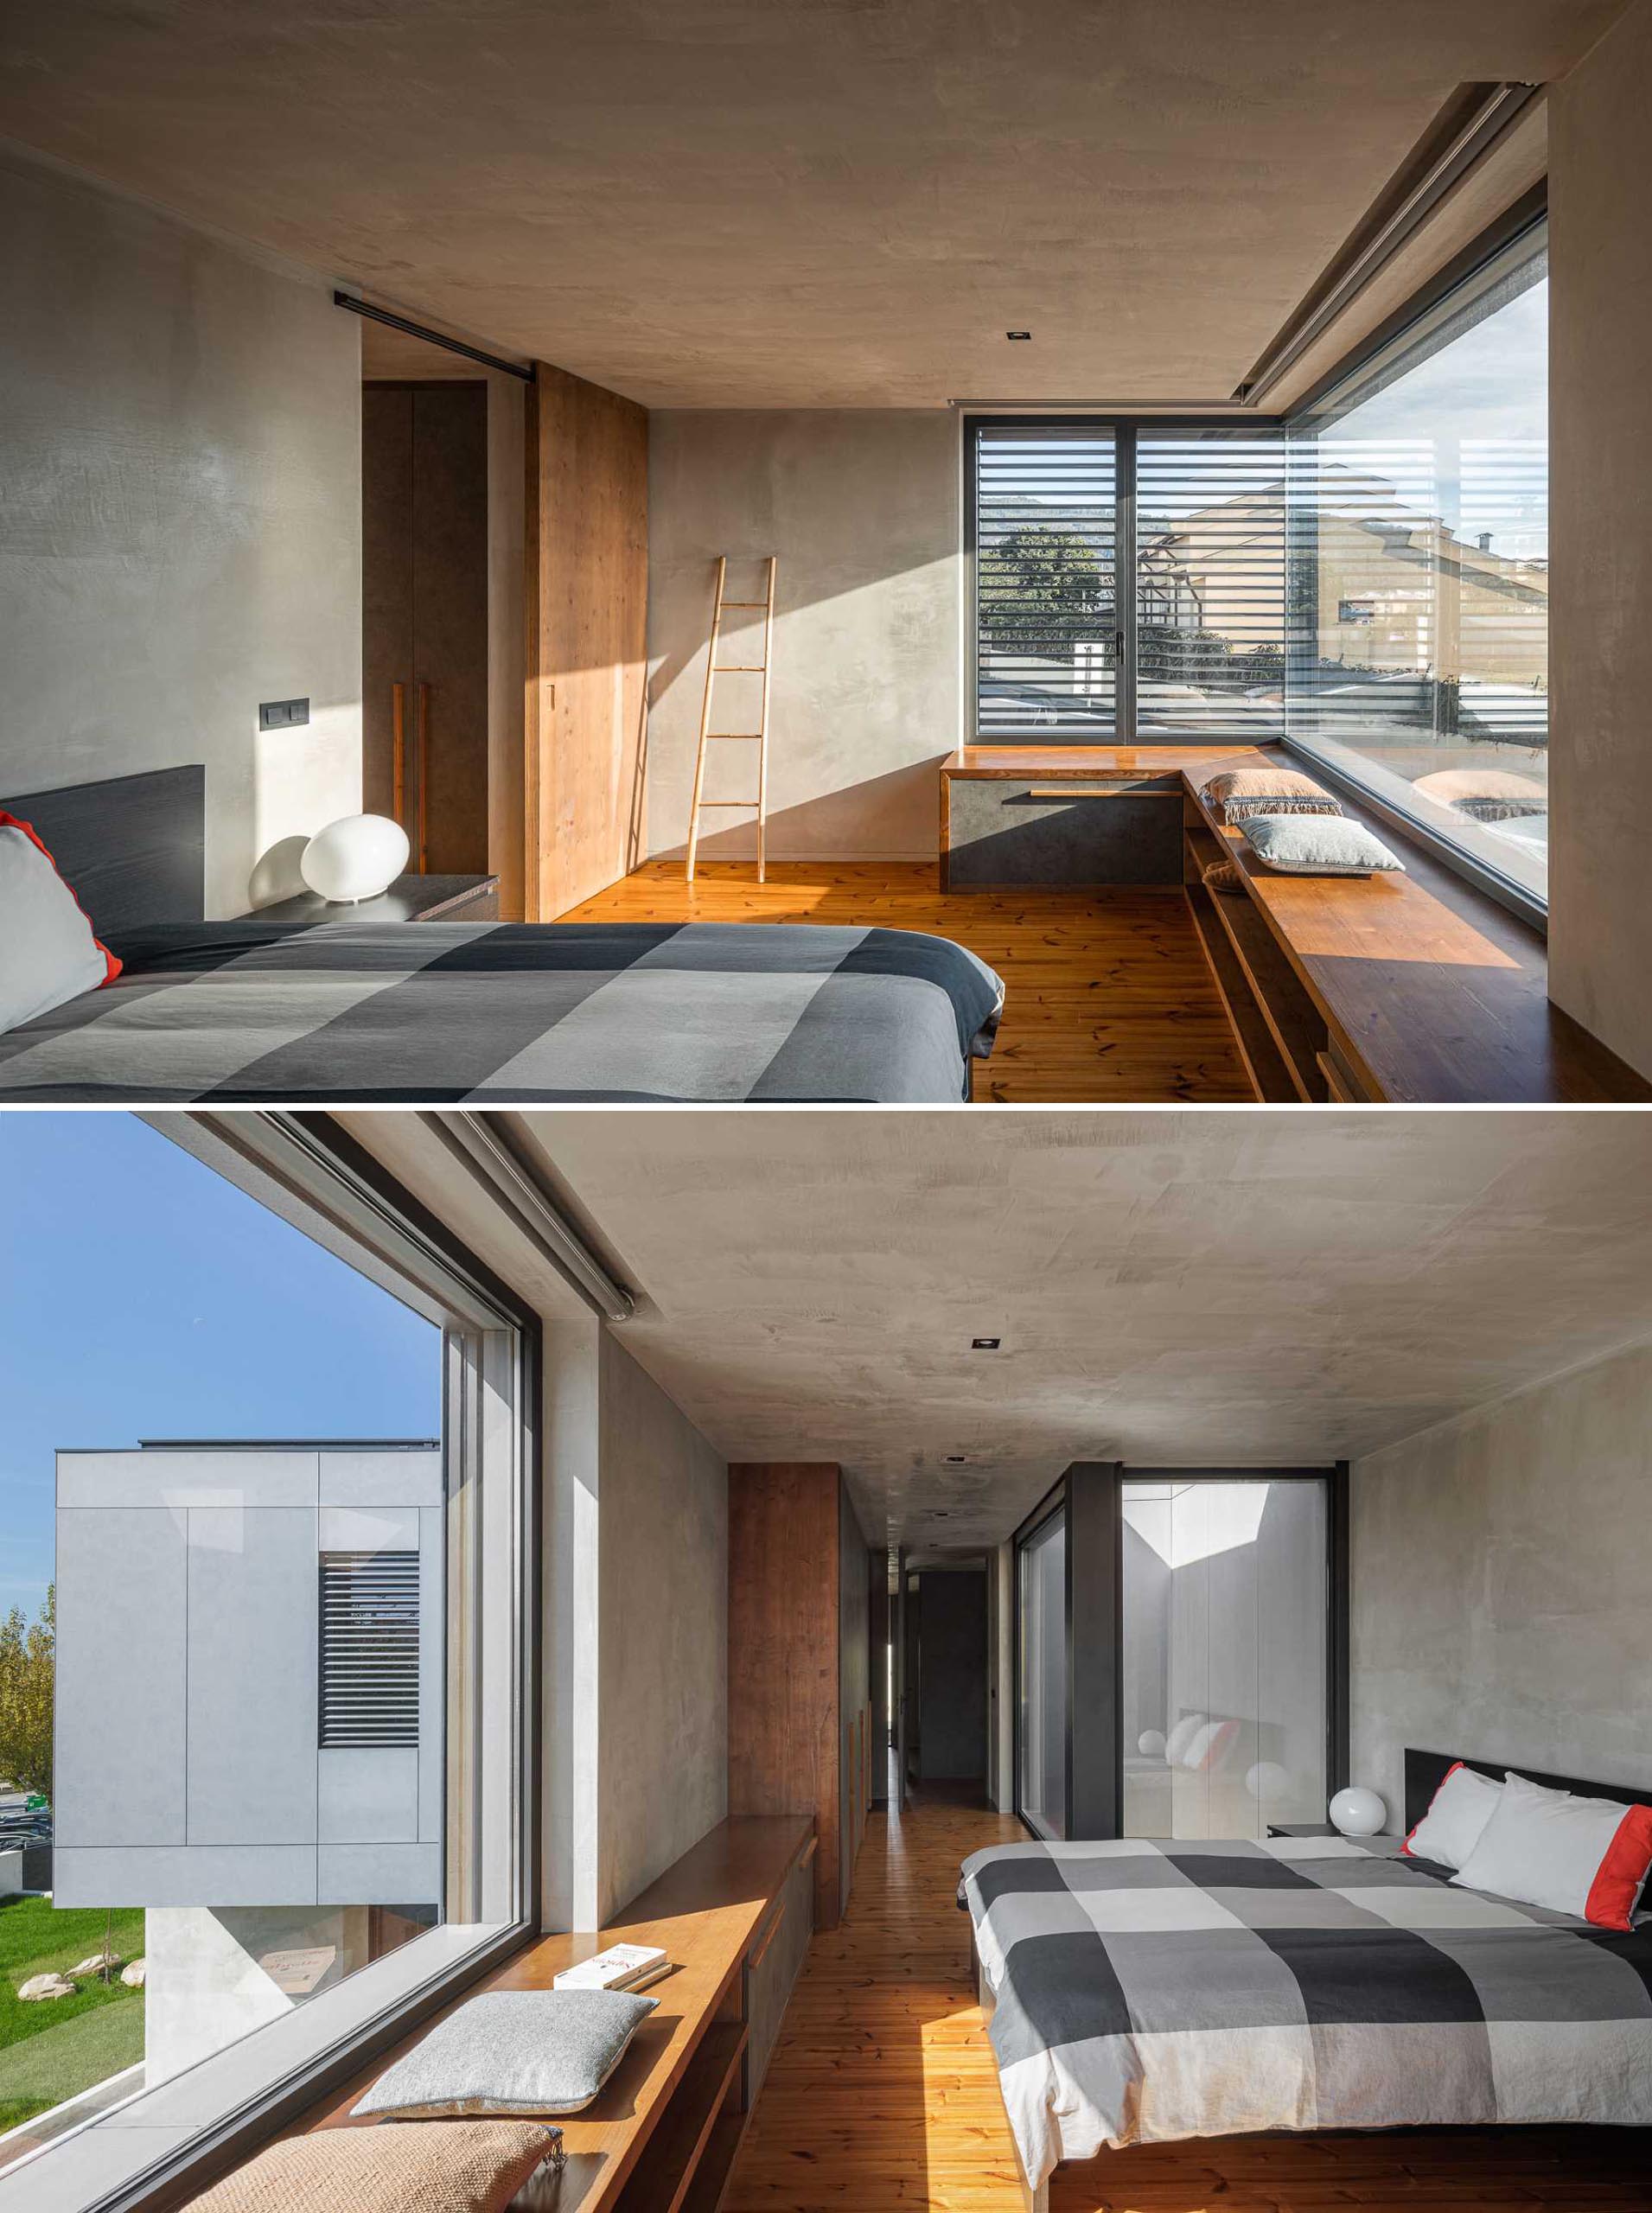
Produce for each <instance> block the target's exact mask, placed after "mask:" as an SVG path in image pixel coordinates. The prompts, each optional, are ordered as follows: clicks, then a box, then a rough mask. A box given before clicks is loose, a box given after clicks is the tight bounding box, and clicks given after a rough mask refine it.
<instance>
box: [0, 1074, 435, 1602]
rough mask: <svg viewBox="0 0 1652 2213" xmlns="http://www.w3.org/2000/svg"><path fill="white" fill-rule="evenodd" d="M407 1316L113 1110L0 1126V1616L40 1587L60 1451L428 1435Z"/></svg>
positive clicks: (25, 1118) (420, 1356) (431, 1397)
mask: <svg viewBox="0 0 1652 2213" xmlns="http://www.w3.org/2000/svg"><path fill="white" fill-rule="evenodd" d="M440 1425H441V1340H440V1336H439V1333H438V1332H437V1330H435V1329H434V1328H433V1327H432V1326H431V1323H428V1322H426V1321H424V1319H423V1317H420V1316H418V1315H417V1314H414V1313H413V1312H411V1311H410V1310H409V1309H408V1308H407V1307H405V1306H404V1305H402V1304H401V1303H400V1302H399V1300H397V1299H395V1298H392V1297H391V1296H390V1294H389V1293H388V1292H387V1291H381V1290H380V1288H379V1287H378V1285H375V1284H373V1283H369V1282H368V1281H367V1279H366V1277H364V1276H360V1275H358V1274H357V1273H356V1272H355V1271H354V1269H353V1268H350V1267H348V1266H346V1265H345V1263H344V1262H343V1261H342V1260H336V1259H335V1258H334V1256H333V1255H332V1254H331V1253H327V1252H324V1251H323V1250H322V1247H320V1246H318V1245H316V1244H313V1243H312V1242H311V1241H310V1240H309V1238H307V1237H305V1236H303V1234H301V1233H300V1232H299V1231H297V1230H296V1229H294V1228H290V1226H289V1225H288V1224H287V1223H286V1222H284V1221H281V1220H280V1218H279V1217H278V1216H277V1215H272V1214H271V1213H269V1212H268V1211H267V1210H266V1209H265V1208H264V1207H262V1206H260V1205H258V1202H256V1201H255V1200H253V1199H250V1198H248V1197H247V1196H246V1194H245V1193H244V1192H242V1191H240V1190H238V1189H236V1187H235V1186H234V1185H233V1184H232V1183H226V1181H225V1180H224V1178H223V1177H220V1176H219V1175H217V1174H216V1173H215V1172H214V1170H212V1169H210V1168H207V1167H206V1166H204V1165H203V1164H201V1162H200V1161H198V1160H195V1159H194V1158H191V1156H190V1155H189V1154H188V1153H186V1152H185V1151H183V1150H182V1148H181V1147H180V1146H178V1145H175V1144H174V1143H173V1142H172V1140H171V1139H170V1138H166V1137H163V1136H162V1135H161V1134H160V1133H159V1132H157V1131H156V1130H153V1129H151V1128H150V1127H149V1126H147V1125H145V1124H144V1123H143V1122H140V1121H138V1120H137V1119H136V1118H135V1117H134V1116H131V1115H129V1114H114V1113H73V1114H71V1113H10V1114H0V1615H4V1614H6V1613H9V1612H10V1610H11V1609H12V1607H14V1606H20V1607H21V1608H22V1610H23V1611H24V1612H25V1613H26V1614H27V1615H28V1616H29V1617H30V1618H31V1619H32V1618H33V1617H34V1616H35V1612H36V1611H37V1610H38V1609H39V1606H40V1604H41V1600H42V1599H43V1598H44V1597H45V1594H46V1586H47V1585H48V1582H49V1581H50V1580H51V1577H52V1559H53V1515H54V1460H53V1455H54V1452H55V1451H56V1450H57V1448H58V1447H59V1446H61V1445H63V1446H67V1445H100V1446H112V1445H136V1444H137V1442H138V1441H139V1439H140V1438H164V1437H233V1438H258V1437H339V1438H351V1437H394V1438H433V1437H435V1436H437V1434H438V1433H439V1431H440Z"/></svg>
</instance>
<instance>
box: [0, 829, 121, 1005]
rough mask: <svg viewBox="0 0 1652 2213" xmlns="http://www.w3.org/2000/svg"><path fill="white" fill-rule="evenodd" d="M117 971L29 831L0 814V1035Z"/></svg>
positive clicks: (49, 856)
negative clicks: (0, 1032) (1, 1032)
mask: <svg viewBox="0 0 1652 2213" xmlns="http://www.w3.org/2000/svg"><path fill="white" fill-rule="evenodd" d="M119 973H120V963H119V961H118V960H116V959H115V957H114V955H113V954H112V953H109V952H107V951H106V950H105V947H102V946H101V945H99V942H98V941H97V938H96V937H95V936H94V935H93V934H92V925H91V923H90V922H88V921H87V920H86V916H85V915H83V914H82V913H81V911H80V902H79V901H78V900H77V899H76V898H75V896H74V894H73V891H71V890H70V889H69V887H68V885H67V883H64V881H63V879H62V877H61V876H60V875H59V874H58V872H57V870H56V868H55V866H54V864H53V861H52V857H51V855H50V854H49V853H48V851H47V850H46V848H45V846H44V845H41V841H40V839H38V838H37V837H36V836H35V832H34V831H33V830H32V829H31V828H30V827H29V824H28V823H26V822H21V821H19V820H18V819H17V818H16V815H12V814H7V813H3V812H0V1031H3V1030H16V1028H17V1027H18V1026H19V1024H22V1023H25V1022H32V1021H33V1019H34V1017H35V1016H36V1015H37V1014H49V1013H50V1012H51V1011H52V1009H53V1008H54V1006H62V1005H63V1004H65V1002H66V1001H67V1000H69V999H73V998H80V994H81V992H92V991H96V989H97V988H98V985H99V984H102V983H105V982H107V981H108V980H109V979H110V978H112V977H114V976H118V974H119Z"/></svg>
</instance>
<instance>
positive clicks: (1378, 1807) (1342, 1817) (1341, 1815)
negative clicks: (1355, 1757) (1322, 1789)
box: [1329, 1784, 1388, 1836]
mask: <svg viewBox="0 0 1652 2213" xmlns="http://www.w3.org/2000/svg"><path fill="white" fill-rule="evenodd" d="M1329 1810H1330V1819H1331V1826H1332V1827H1333V1828H1338V1829H1340V1830H1341V1831H1342V1833H1343V1835H1344V1836H1375V1835H1376V1834H1378V1833H1379V1831H1380V1830H1381V1827H1382V1824H1383V1823H1384V1821H1387V1818H1388V1809H1387V1807H1386V1806H1385V1805H1384V1804H1383V1802H1382V1801H1381V1798H1379V1797H1378V1796H1377V1795H1376V1792H1375V1790H1362V1789H1360V1788H1359V1786H1358V1785H1357V1784H1354V1785H1351V1786H1350V1787H1349V1789H1346V1790H1339V1791H1338V1792H1337V1793H1336V1796H1335V1797H1334V1798H1333V1799H1332V1800H1331V1802H1330V1809H1329Z"/></svg>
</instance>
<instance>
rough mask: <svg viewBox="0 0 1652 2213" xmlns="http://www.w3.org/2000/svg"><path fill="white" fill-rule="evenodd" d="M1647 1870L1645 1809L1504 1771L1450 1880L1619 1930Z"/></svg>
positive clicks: (1650, 1854)
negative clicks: (1490, 1808) (1479, 1830)
mask: <svg viewBox="0 0 1652 2213" xmlns="http://www.w3.org/2000/svg"><path fill="white" fill-rule="evenodd" d="M1649 1870H1652V1806H1621V1805H1619V1804H1618V1803H1617V1801H1616V1800H1615V1799H1611V1798H1579V1797H1577V1796H1575V1795H1573V1794H1572V1792H1571V1791H1569V1790H1546V1789H1543V1787H1542V1786H1541V1784H1540V1783H1528V1782H1527V1780H1526V1778H1525V1776H1520V1775H1512V1774H1511V1775H1510V1776H1508V1780H1507V1781H1506V1782H1505V1783H1504V1784H1503V1789H1502V1797H1501V1798H1500V1799H1499V1801H1498V1802H1497V1807H1496V1812H1495V1813H1494V1814H1492V1816H1491V1819H1490V1820H1489V1821H1488V1822H1487V1823H1486V1826H1485V1829H1484V1831H1483V1834H1482V1835H1481V1838H1480V1840H1479V1842H1478V1843H1477V1845H1476V1846H1475V1847H1474V1850H1473V1851H1472V1852H1471V1853H1470V1855H1469V1857H1468V1859H1466V1860H1465V1861H1464V1864H1463V1865H1462V1866H1461V1867H1460V1868H1459V1869H1458V1871H1457V1873H1456V1874H1455V1875H1453V1876H1452V1878H1451V1880H1452V1881H1453V1882H1454V1883H1457V1884H1460V1885H1462V1887H1463V1888H1464V1890H1470V1891H1491V1892H1492V1894H1493V1895H1494V1896H1495V1897H1502V1898H1518V1899H1520V1900H1521V1903H1522V1904H1526V1905H1542V1906H1548V1907H1550V1908H1551V1909H1553V1910H1554V1911H1555V1912H1557V1913H1571V1914H1577V1915H1579V1916H1581V1917H1582V1918H1583V1919H1584V1920H1585V1921H1591V1922H1593V1923H1594V1924H1595V1926H1596V1927H1597V1928H1598V1929H1622V1930H1624V1931H1627V1930H1629V1929H1632V1928H1633V1927H1634V1925H1635V1909H1636V1904H1638V1903H1639V1900H1640V1896H1641V1892H1642V1888H1643V1887H1644V1885H1645V1883H1646V1879H1647V1875H1648V1872H1649Z"/></svg>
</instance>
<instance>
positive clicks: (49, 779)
mask: <svg viewBox="0 0 1652 2213" xmlns="http://www.w3.org/2000/svg"><path fill="white" fill-rule="evenodd" d="M0 329H3V331H4V333H5V340H4V346H3V349H0V483H3V485H4V486H5V492H6V496H5V498H4V500H3V501H0V518H3V520H0V667H3V669H4V671H5V686H4V695H3V701H0V801H3V800H4V798H5V797H6V796H7V795H9V794H17V793H20V792H28V791H32V790H39V789H43V788H47V787H49V786H53V785H57V784H67V783H85V782H91V781H95V780H98V779H100V778H104V777H109V776H118V775H127V774H131V773H132V772H135V771H137V770H138V769H144V768H168V767H172V766H175V765H176V764H179V763H182V762H205V763H206V767H207V912H208V913H209V914H213V915H231V914H236V913H239V912H241V911H243V910H244V909H246V907H247V906H248V905H249V904H250V903H251V900H250V897H249V890H248V886H249V882H250V879H251V878H252V872H253V869H254V865H255V864H256V863H257V862H258V859H259V858H260V856H262V855H264V854H265V853H266V852H268V851H269V850H270V849H271V847H273V846H277V845H280V844H281V843H282V841H283V840H285V839H290V838H294V837H297V836H300V835H303V836H305V837H308V836H309V835H310V834H311V833H312V832H315V831H316V830H317V829H319V828H320V827H321V826H322V824H323V823H326V822H328V821H331V820H335V818H336V817H337V816H339V815H341V814H348V813H353V812H354V811H355V810H356V809H357V808H359V807H360V803H361V789H360V788H361V772H360V771H361V763H360V754H361V739H360V679H361V622H360V589H361V513H360V509H361V501H360V381H359V369H358V362H359V330H358V326H357V322H356V319H355V317H354V316H349V315H343V314H341V313H340V312H339V311H338V309H335V307H334V306H333V305H332V302H331V297H330V292H329V290H328V285H327V284H325V283H324V282H322V280H321V279H320V278H317V277H303V276H300V275H297V274H295V273H291V272H289V271H286V270H284V268H282V267H280V266H278V265H274V264H271V263H269V262H267V261H259V260H256V259H253V258H251V257H250V256H249V255H245V254H242V253H240V252H236V251H234V250H233V249H231V248H230V247H228V246H224V245H222V244H220V243H219V242H218V241H217V240H216V239H210V238H207V237H206V236H204V235H203V234H202V233H200V232H198V231H195V230H191V229H189V228H188V227H186V226H184V225H182V224H181V223H179V222H176V221H174V220H172V219H171V218H170V217H168V216H166V215H163V214H159V213H158V212H156V210H154V209H152V208H150V207H147V206H145V205H142V204H140V203H138V202H136V201H131V200H128V199H124V198H120V197H118V196H117V195H114V194H112V193H110V192H107V191H105V190H104V189H102V188H99V187H98V186H95V185H93V184H91V183H90V182H82V181H80V179H78V178H74V177H72V176H70V175H67V174H65V173H64V172H62V171H61V170H58V169H53V168H48V167H47V166H45V165H44V164H41V163H36V162H34V161H32V160H30V159H29V158H28V157H27V156H22V155H19V154H14V153H11V152H0ZM298 696H303V697H307V698H309V702H310V717H311V719H310V722H309V727H308V728H307V729H299V730H280V731H270V732H265V733H264V734H262V735H261V734H260V733H259V731H258V703H259V701H260V700H264V699H285V698H294V697H298ZM280 888H281V884H280V882H279V881H277V882H275V883H271V884H270V885H269V887H268V888H267V889H266V890H265V891H264V896H277V893H278V891H279V890H280Z"/></svg>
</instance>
